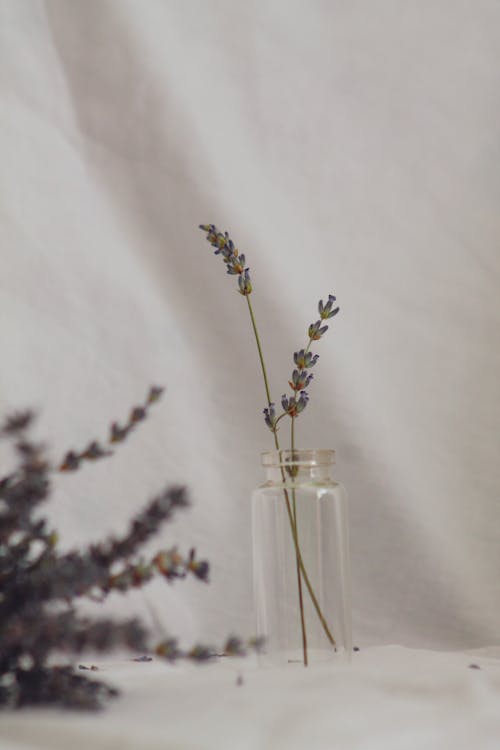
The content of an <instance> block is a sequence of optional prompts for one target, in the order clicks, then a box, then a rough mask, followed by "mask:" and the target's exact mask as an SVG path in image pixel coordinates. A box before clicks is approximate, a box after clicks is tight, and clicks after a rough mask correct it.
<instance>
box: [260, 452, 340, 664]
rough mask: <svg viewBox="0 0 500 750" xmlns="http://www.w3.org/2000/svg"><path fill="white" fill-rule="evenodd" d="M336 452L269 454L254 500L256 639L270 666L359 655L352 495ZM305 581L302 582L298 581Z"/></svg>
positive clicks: (263, 461) (265, 460)
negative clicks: (338, 471) (340, 477)
mask: <svg viewBox="0 0 500 750" xmlns="http://www.w3.org/2000/svg"><path fill="white" fill-rule="evenodd" d="M334 457H335V452H334V451H332V450H294V451H289V450H288V451H287V450H283V451H268V452H266V453H263V454H262V463H263V465H264V467H265V469H266V481H265V483H264V484H262V485H261V486H260V487H258V488H257V489H256V490H255V491H254V493H253V497H252V536H253V572H254V600H255V610H256V617H257V634H258V635H259V636H263V637H265V638H266V643H265V647H264V653H263V660H264V661H265V662H267V663H274V664H285V663H295V662H298V663H304V661H306V662H307V663H311V662H314V661H322V660H325V659H329V658H335V657H336V655H338V654H339V652H345V653H347V655H348V657H349V658H350V655H351V652H352V626H351V592H350V558H349V531H348V508H347V493H346V491H345V488H344V487H343V486H342V485H341V484H339V482H337V481H335V480H334V479H333V477H332V475H331V470H332V465H333V464H334ZM299 574H300V575H299Z"/></svg>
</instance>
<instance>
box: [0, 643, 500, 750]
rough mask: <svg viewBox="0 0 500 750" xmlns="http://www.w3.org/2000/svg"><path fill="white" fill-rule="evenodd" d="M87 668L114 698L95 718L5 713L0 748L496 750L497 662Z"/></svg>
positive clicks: (370, 652)
mask: <svg viewBox="0 0 500 750" xmlns="http://www.w3.org/2000/svg"><path fill="white" fill-rule="evenodd" d="M93 663H95V664H96V665H97V666H98V667H99V672H96V673H92V674H91V677H92V678H95V677H97V678H99V679H103V680H106V681H108V682H112V683H113V684H114V685H116V686H119V687H120V688H121V689H122V690H123V695H122V697H121V698H118V699H117V700H114V701H113V702H112V703H111V704H109V706H108V708H107V709H106V711H105V712H104V713H102V714H100V715H97V716H95V715H82V714H81V713H78V712H77V713H65V714H64V713H62V712H57V711H47V710H45V711H40V710H39V711H30V710H26V711H23V712H22V713H20V712H18V713H8V714H7V715H2V716H1V717H0V748H1V750H66V748H72V750H87V748H89V747H92V748H93V750H115V749H116V750H135V749H136V748H141V750H156V749H157V748H158V750H226V748H227V750H304V748H310V749H311V750H331V748H336V747H339V748H342V749H343V750H365V749H366V750H393V749H394V750H421V748H426V750H443V748H448V747H449V748H454V750H468V749H469V748H470V747H478V748H481V750H490V748H491V750H496V748H498V737H499V736H500V712H499V711H498V703H499V699H500V662H499V661H498V654H497V657H496V658H495V657H492V656H490V655H488V653H487V652H486V653H481V654H474V655H471V654H465V653H438V652H433V651H424V650H412V649H405V648H401V647H398V646H388V647H383V648H371V649H367V650H366V651H364V650H362V651H360V652H357V653H355V654H354V657H353V661H352V663H351V664H348V663H347V662H342V661H338V662H335V663H334V664H332V663H330V664H328V665H327V664H322V665H316V666H315V667H310V668H308V669H307V670H305V669H304V668H303V667H302V666H301V665H294V666H293V668H291V669H290V668H285V669H279V668H275V667H273V668H269V669H265V668H256V667H255V666H254V665H252V664H249V662H248V661H245V660H237V661H234V662H233V661H226V662H225V663H219V664H214V665H206V666H199V667H196V666H192V667H186V666H176V667H168V666H166V665H165V664H161V663H158V662H156V661H155V662H152V663H146V664H135V663H134V664H131V663H130V661H129V662H125V661H123V662H115V663H112V662H109V663H105V662H104V663H100V662H99V661H97V662H93ZM470 665H475V667H476V668H471V666H470Z"/></svg>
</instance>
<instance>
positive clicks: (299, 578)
mask: <svg viewBox="0 0 500 750" xmlns="http://www.w3.org/2000/svg"><path fill="white" fill-rule="evenodd" d="M291 422H292V425H291V428H290V432H291V436H290V447H291V449H292V457H293V456H294V451H295V417H292V419H291ZM292 504H293V522H294V524H295V531H296V532H297V542H298V539H299V527H298V525H297V506H296V502H295V487H293V488H292ZM297 586H298V589H299V608H300V627H301V630H302V653H303V655H304V666H305V667H307V664H308V659H307V631H306V621H305V617H304V600H303V596H302V576H301V572H300V565H299V560H298V558H297Z"/></svg>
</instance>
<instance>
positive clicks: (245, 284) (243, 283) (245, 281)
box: [238, 268, 252, 295]
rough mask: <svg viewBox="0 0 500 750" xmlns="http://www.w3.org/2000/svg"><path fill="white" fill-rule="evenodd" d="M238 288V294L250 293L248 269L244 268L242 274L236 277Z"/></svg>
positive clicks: (250, 283)
mask: <svg viewBox="0 0 500 750" xmlns="http://www.w3.org/2000/svg"><path fill="white" fill-rule="evenodd" d="M238 286H239V287H240V288H239V292H240V294H243V295H247V294H250V292H251V291H252V282H251V281H250V273H249V272H248V268H245V270H244V271H243V273H241V274H240V275H239V276H238Z"/></svg>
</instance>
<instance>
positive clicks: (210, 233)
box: [199, 224, 252, 297]
mask: <svg viewBox="0 0 500 750" xmlns="http://www.w3.org/2000/svg"><path fill="white" fill-rule="evenodd" d="M199 226H200V229H201V230H202V231H203V232H206V233H207V240H208V241H209V242H210V244H211V245H212V247H215V251H214V253H215V255H220V256H221V257H222V260H223V261H224V263H225V264H226V271H227V273H228V274H229V275H230V276H237V277H238V291H239V293H240V294H243V295H244V296H245V297H246V296H248V295H249V294H250V292H251V291H252V283H251V281H250V273H249V269H248V268H245V262H246V259H245V256H244V255H243V253H241V254H240V252H239V250H238V248H237V247H235V244H234V242H233V241H232V239H231V238H230V236H229V234H228V233H227V232H224V233H222V232H219V230H218V229H217V227H216V226H215V224H200V225H199Z"/></svg>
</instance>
